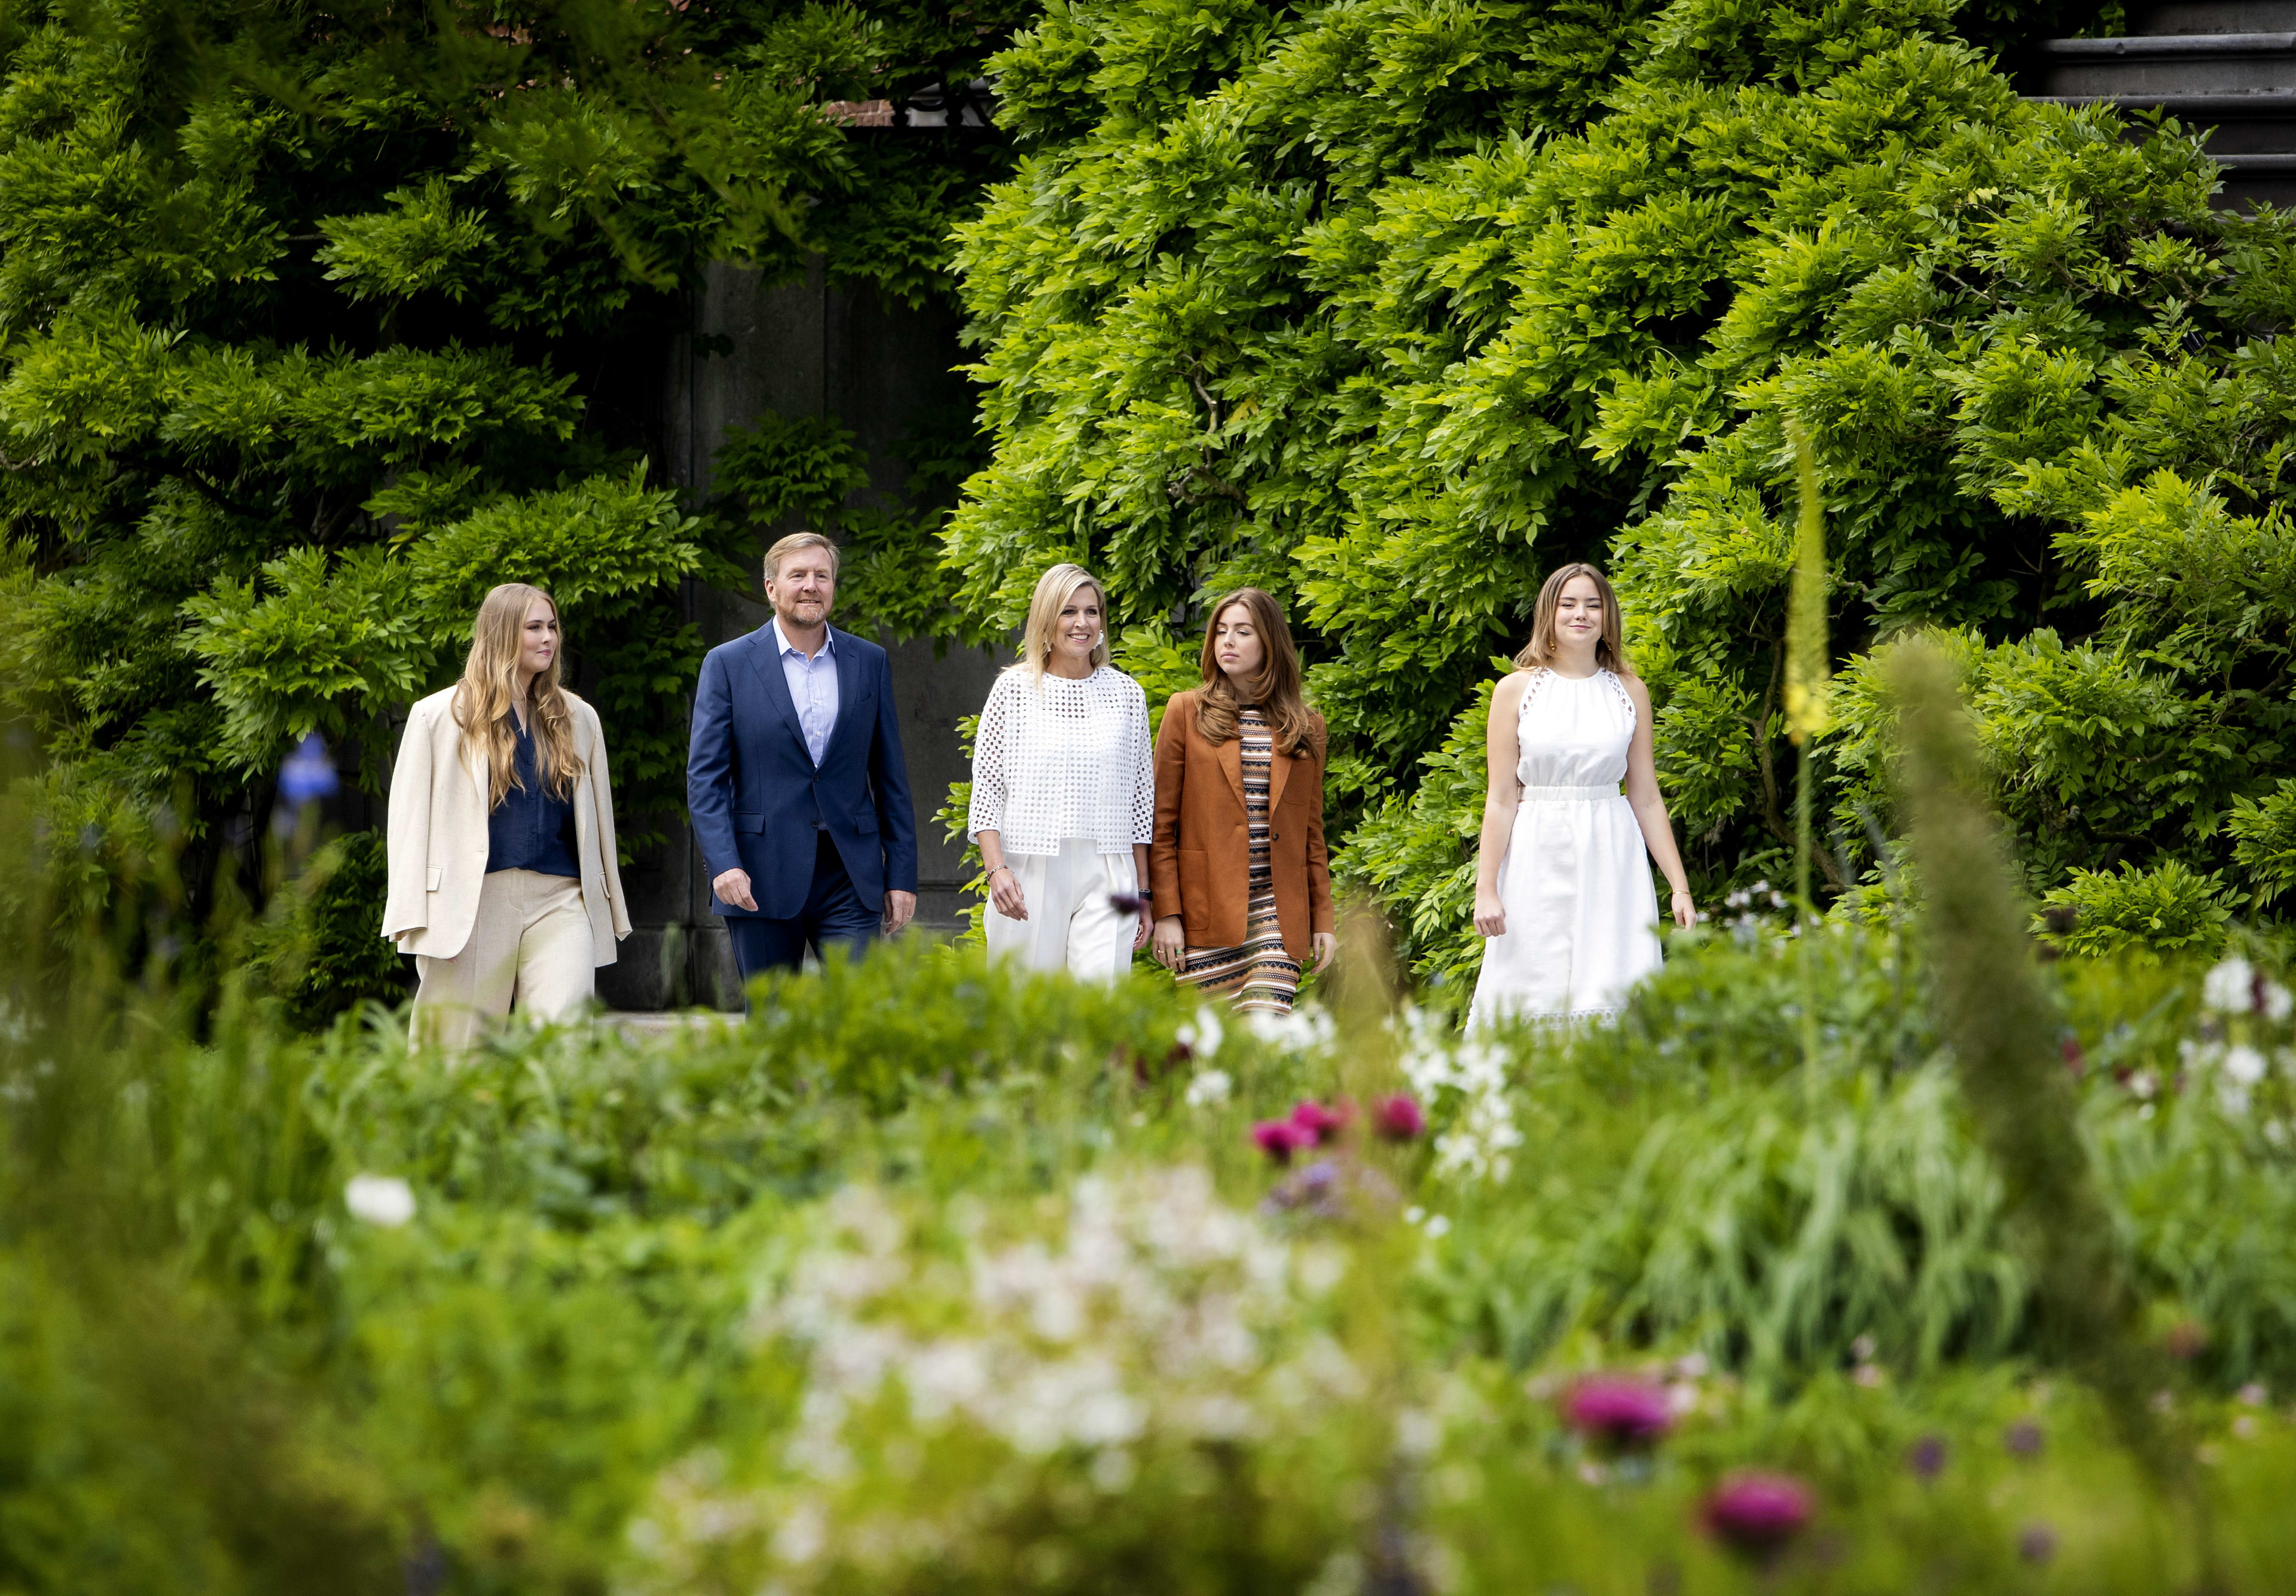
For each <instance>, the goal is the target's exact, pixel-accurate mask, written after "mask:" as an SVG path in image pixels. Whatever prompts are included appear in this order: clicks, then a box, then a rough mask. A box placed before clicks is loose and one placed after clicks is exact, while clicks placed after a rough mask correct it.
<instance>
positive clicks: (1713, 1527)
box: [1701, 1470, 1815, 1557]
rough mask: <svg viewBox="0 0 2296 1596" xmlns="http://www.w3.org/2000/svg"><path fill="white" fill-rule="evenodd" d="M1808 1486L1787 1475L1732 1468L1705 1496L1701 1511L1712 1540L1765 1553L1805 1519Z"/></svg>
mask: <svg viewBox="0 0 2296 1596" xmlns="http://www.w3.org/2000/svg"><path fill="white" fill-rule="evenodd" d="M1814 1505H1815V1504H1814V1503H1813V1502H1812V1501H1810V1494H1809V1488H1808V1486H1806V1485H1803V1484H1802V1483H1801V1482H1800V1480H1798V1479H1795V1478H1793V1477H1791V1476H1789V1475H1784V1474H1765V1473H1761V1472H1759V1471H1758V1470H1749V1471H1747V1472H1745V1473H1742V1474H1734V1475H1732V1476H1730V1477H1729V1478H1727V1479H1726V1480H1724V1481H1723V1482H1722V1483H1721V1484H1720V1485H1718V1486H1716V1487H1715V1489H1714V1493H1713V1494H1712V1495H1711V1496H1709V1497H1708V1498H1707V1499H1706V1508H1705V1511H1704V1512H1703V1513H1702V1515H1701V1517H1702V1519H1703V1521H1704V1523H1705V1526H1706V1531H1707V1533H1708V1534H1710V1535H1712V1536H1713V1537H1714V1538H1715V1539H1716V1540H1718V1541H1721V1542H1724V1543H1726V1544H1728V1545H1730V1546H1732V1547H1734V1548H1735V1549H1736V1550H1738V1551H1743V1552H1745V1553H1747V1554H1748V1555H1749V1556H1753V1557H1767V1556H1769V1555H1770V1554H1772V1553H1774V1552H1775V1551H1777V1550H1778V1549H1779V1548H1781V1547H1783V1546H1784V1544H1785V1543H1787V1542H1788V1541H1791V1540H1792V1539H1793V1538H1794V1536H1795V1535H1797V1534H1800V1531H1801V1526H1803V1525H1805V1524H1807V1523H1808V1522H1809V1515H1810V1511H1811V1509H1812V1508H1813V1506H1814Z"/></svg>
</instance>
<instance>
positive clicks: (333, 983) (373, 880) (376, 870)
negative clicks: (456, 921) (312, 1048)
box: [247, 831, 408, 1029]
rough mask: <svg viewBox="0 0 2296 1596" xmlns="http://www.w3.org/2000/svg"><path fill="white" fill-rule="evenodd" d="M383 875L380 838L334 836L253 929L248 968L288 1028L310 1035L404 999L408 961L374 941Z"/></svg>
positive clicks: (385, 889)
mask: <svg viewBox="0 0 2296 1596" xmlns="http://www.w3.org/2000/svg"><path fill="white" fill-rule="evenodd" d="M388 871H389V866H388V861H387V860H385V859H384V857H383V839H382V834H381V832H379V831H358V832H353V833H352V834H351V835H348V836H341V837H336V838H334V839H332V841H330V842H328V843H325V844H324V846H323V847H321V848H320V849H319V850H318V851H317V852H316V853H315V854H313V855H312V857H311V859H310V860H309V861H308V862H307V864H306V865H305V866H304V867H303V871H302V874H301V875H300V876H298V877H297V878H296V880H295V881H294V882H293V883H292V884H291V886H290V887H289V888H288V890H287V891H286V892H285V893H283V894H281V895H280V896H279V897H277V898H275V900H274V901H273V902H272V904H271V912H270V915H269V916H268V917H266V919H265V920H263V921H261V922H259V923H258V925H257V926H255V927H254V929H253V934H252V935H251V936H250V946H249V947H248V949H247V959H248V963H249V964H250V966H251V967H253V968H254V969H256V970H258V971H259V972H260V973H261V975H262V979H263V983H264V984H265V986H266V988H267V989H268V990H269V991H271V992H272V993H274V994H276V995H277V996H279V997H281V998H283V1000H285V1003H286V1012H287V1016H288V1019H289V1021H290V1023H291V1024H295V1025H298V1026H300V1027H302V1028H304V1029H314V1028H316V1027H317V1026H320V1025H323V1024H325V1023H326V1022H327V1021H328V1020H329V1019H331V1018H332V1017H333V1016H335V1015H337V1014H339V1013H340V1012H341V1011H342V1010H344V1009H346V1008H353V1007H355V1006H357V1004H360V1003H365V1002H377V1003H383V1004H396V1003H398V1002H399V1001H401V1000H404V999H405V998H406V993H407V985H408V982H407V975H408V971H407V968H406V959H405V958H404V957H403V956H402V955H401V954H400V953H399V951H398V949H397V948H395V947H393V946H392V945H391V944H390V943H389V942H385V941H383V940H382V938H381V937H380V936H377V935H376V934H375V931H376V929H377V927H379V926H381V924H382V903H383V900H384V898H385V897H386V896H388V895H389V882H388Z"/></svg>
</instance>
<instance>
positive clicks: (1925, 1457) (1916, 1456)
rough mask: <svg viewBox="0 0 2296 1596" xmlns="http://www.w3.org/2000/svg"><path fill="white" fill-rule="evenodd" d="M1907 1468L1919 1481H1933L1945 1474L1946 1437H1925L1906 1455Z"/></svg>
mask: <svg viewBox="0 0 2296 1596" xmlns="http://www.w3.org/2000/svg"><path fill="white" fill-rule="evenodd" d="M1906 1466H1907V1468H1911V1469H1912V1470H1913V1471H1914V1477H1915V1479H1918V1480H1933V1479H1935V1478H1937V1477H1938V1476H1939V1475H1940V1474H1942V1473H1944V1472H1945V1437H1943V1436H1923V1437H1922V1438H1921V1439H1920V1440H1918V1441H1916V1442H1915V1443H1914V1447H1913V1450H1912V1451H1911V1452H1907V1454H1906Z"/></svg>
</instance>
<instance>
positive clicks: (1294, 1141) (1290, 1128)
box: [1251, 1119, 1316, 1164]
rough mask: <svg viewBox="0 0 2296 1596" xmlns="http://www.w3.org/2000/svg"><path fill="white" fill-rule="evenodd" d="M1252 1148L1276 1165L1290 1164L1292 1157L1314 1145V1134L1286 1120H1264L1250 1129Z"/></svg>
mask: <svg viewBox="0 0 2296 1596" xmlns="http://www.w3.org/2000/svg"><path fill="white" fill-rule="evenodd" d="M1251 1139H1252V1143H1253V1145H1254V1146H1256V1147H1258V1148H1259V1150H1260V1151H1261V1152H1263V1153H1265V1154H1267V1156H1269V1157H1270V1158H1273V1159H1275V1162H1276V1163H1278V1164H1289V1163H1291V1162H1292V1154H1294V1153H1297V1152H1300V1151H1303V1150H1304V1149H1306V1148H1312V1147H1314V1146H1315V1145H1316V1133H1315V1132H1314V1131H1306V1130H1302V1129H1301V1128H1300V1126H1298V1125H1297V1124H1294V1123H1292V1121H1290V1120H1288V1119H1264V1120H1261V1121H1260V1122H1259V1123H1258V1124H1256V1125H1254V1126H1252V1128H1251Z"/></svg>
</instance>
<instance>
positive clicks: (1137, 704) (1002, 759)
mask: <svg viewBox="0 0 2296 1596" xmlns="http://www.w3.org/2000/svg"><path fill="white" fill-rule="evenodd" d="M1107 612H1108V602H1107V597H1106V593H1105V589H1103V588H1102V587H1101V585H1100V583H1099V581H1098V580H1095V578H1094V577H1093V576H1092V574H1091V573H1090V572H1087V571H1086V570H1084V569H1083V568H1082V567H1081V566H1078V565H1055V566H1054V567H1053V568H1052V569H1051V570H1050V571H1047V572H1045V574H1044V575H1043V576H1042V577H1040V578H1038V579H1037V591H1036V596H1034V597H1033V598H1032V599H1030V601H1029V625H1028V629H1027V631H1026V632H1025V633H1024V634H1023V637H1022V639H1021V662H1020V663H1018V664H1016V665H1013V666H1012V667H1010V668H1009V669H1007V670H1005V673H1004V674H1003V675H1001V676H999V677H998V678H997V679H996V686H995V687H991V688H990V689H989V691H988V704H987V706H986V707H984V708H983V709H982V710H981V712H980V734H979V736H976V737H975V738H974V740H973V745H972V813H971V816H970V818H969V820H968V823H967V829H969V830H970V831H971V832H972V838H973V841H974V842H976V843H979V844H980V860H981V863H982V864H984V865H985V866H987V867H988V914H987V915H986V916H985V917H984V920H985V929H986V931H987V933H988V950H989V952H990V953H991V954H994V955H997V956H999V957H1005V956H1010V957H1013V958H1019V959H1021V961H1022V962H1023V963H1025V964H1026V965H1027V966H1028V967H1029V968H1030V969H1035V970H1060V969H1065V970H1069V971H1071V972H1073V973H1074V974H1076V975H1082V976H1087V977H1089V978H1092V979H1096V980H1114V979H1115V978H1116V977H1117V976H1118V975H1121V974H1123V973H1124V971H1126V970H1127V969H1128V968H1130V967H1131V965H1132V955H1133V952H1134V950H1136V949H1139V948H1142V947H1145V946H1146V945H1147V942H1148V933H1149V926H1150V921H1149V916H1148V906H1147V904H1146V903H1145V902H1144V901H1140V884H1141V883H1142V882H1143V881H1144V880H1146V879H1147V878H1148V843H1149V839H1150V837H1151V836H1152V835H1153V833H1154V826H1155V819H1156V786H1155V767H1154V761H1153V757H1152V754H1151V753H1150V750H1149V745H1148V698H1147V695H1145V694H1144V693H1143V692H1141V690H1140V684H1139V683H1138V682H1136V681H1134V680H1133V679H1131V678H1130V677H1128V676H1127V675H1125V674H1124V672H1122V671H1121V670H1117V669H1116V668H1115V667H1114V666H1112V665H1111V664H1110V663H1109V662H1108V625H1107V619H1108V614H1107Z"/></svg>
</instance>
